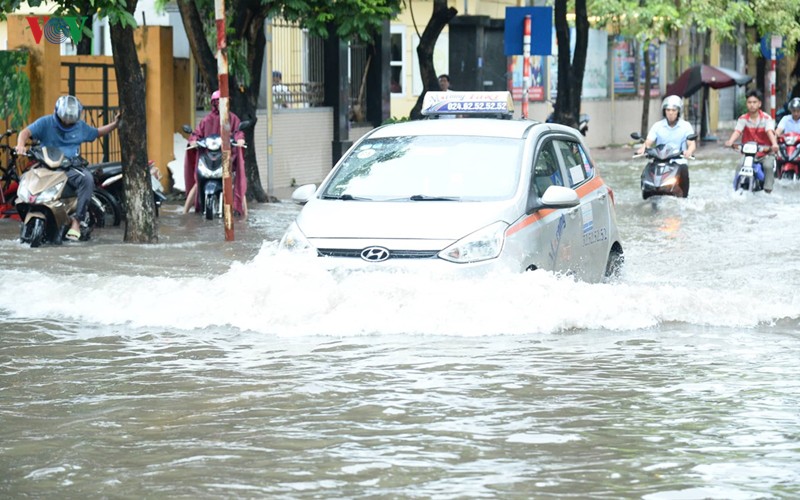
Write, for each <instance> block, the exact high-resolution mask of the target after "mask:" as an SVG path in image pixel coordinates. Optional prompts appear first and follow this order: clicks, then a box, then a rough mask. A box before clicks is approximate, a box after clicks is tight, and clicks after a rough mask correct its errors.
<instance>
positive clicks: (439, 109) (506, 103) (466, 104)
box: [422, 91, 514, 117]
mask: <svg viewBox="0 0 800 500" xmlns="http://www.w3.org/2000/svg"><path fill="white" fill-rule="evenodd" d="M422 114H423V115H426V116H435V115H498V114H499V115H508V116H509V117H510V116H511V115H513V114H514V101H513V100H512V99H511V92H508V91H501V92H488V91H487V92H456V91H450V92H426V93H425V98H424V99H423V101H422Z"/></svg>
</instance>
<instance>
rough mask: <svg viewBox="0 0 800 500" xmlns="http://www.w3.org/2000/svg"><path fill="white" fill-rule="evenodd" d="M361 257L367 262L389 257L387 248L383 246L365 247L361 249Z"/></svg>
mask: <svg viewBox="0 0 800 500" xmlns="http://www.w3.org/2000/svg"><path fill="white" fill-rule="evenodd" d="M361 258H362V259H364V260H366V261H367V262H383V261H384V260H386V259H388V258H389V250H387V249H385V248H383V247H367V248H365V249H364V250H362V251H361Z"/></svg>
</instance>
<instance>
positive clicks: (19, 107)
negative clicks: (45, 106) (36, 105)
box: [0, 50, 31, 129]
mask: <svg viewBox="0 0 800 500" xmlns="http://www.w3.org/2000/svg"><path fill="white" fill-rule="evenodd" d="M26 64H28V53H27V52H25V51H21V50H13V51H6V50H3V51H0V95H2V96H4V99H3V100H2V101H0V117H2V118H8V119H9V125H11V127H13V128H16V129H19V128H22V126H23V125H24V124H25V122H26V121H27V120H28V114H29V113H30V110H31V82H30V80H28V75H27V74H26V73H25V71H24V68H25V65H26Z"/></svg>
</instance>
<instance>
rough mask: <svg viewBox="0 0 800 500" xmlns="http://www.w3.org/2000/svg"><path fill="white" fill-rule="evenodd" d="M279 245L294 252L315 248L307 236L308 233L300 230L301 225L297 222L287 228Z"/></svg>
mask: <svg viewBox="0 0 800 500" xmlns="http://www.w3.org/2000/svg"><path fill="white" fill-rule="evenodd" d="M278 247H279V248H282V249H284V250H290V251H293V252H302V251H308V250H311V249H313V247H312V246H311V243H309V242H308V238H306V235H305V234H303V231H301V230H300V226H298V225H297V222H292V225H290V226H289V229H287V230H286V233H284V235H283V238H281V242H280V243H279V244H278Z"/></svg>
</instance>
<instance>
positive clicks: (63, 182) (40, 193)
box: [16, 145, 104, 248]
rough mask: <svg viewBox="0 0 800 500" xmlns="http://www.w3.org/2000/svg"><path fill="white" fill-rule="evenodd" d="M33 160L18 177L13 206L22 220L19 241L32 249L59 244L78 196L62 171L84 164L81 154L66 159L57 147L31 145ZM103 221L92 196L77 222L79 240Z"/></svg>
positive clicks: (68, 224) (67, 227)
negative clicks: (14, 204)
mask: <svg viewBox="0 0 800 500" xmlns="http://www.w3.org/2000/svg"><path fill="white" fill-rule="evenodd" d="M27 155H28V157H30V158H31V159H33V163H32V164H31V165H30V167H29V168H28V170H27V171H26V172H25V173H24V174H22V176H21V177H20V182H19V187H18V188H17V200H16V207H17V211H18V212H19V215H20V217H21V219H22V224H21V227H20V241H21V242H22V243H30V246H31V247H32V248H34V247H38V246H40V245H42V244H43V243H46V242H49V243H54V244H56V245H60V244H61V243H62V242H63V240H64V235H65V234H66V233H67V230H68V229H69V227H70V224H71V220H70V216H71V215H72V214H73V213H75V210H76V208H77V205H78V198H77V195H76V191H75V189H74V188H73V187H72V186H71V185H70V183H69V182H68V181H67V172H66V170H67V169H68V168H70V167H71V166H73V165H76V164H80V165H85V162H86V160H84V159H83V158H81V157H76V158H67V157H65V156H64V153H63V152H62V151H61V150H59V149H57V148H45V147H41V146H39V145H34V146H32V147H31V148H30V150H29V151H28V153H27ZM103 220H104V214H103V207H102V206H100V204H99V202H98V201H97V199H96V198H94V197H93V198H92V199H91V201H90V202H89V206H88V208H87V210H86V215H85V216H84V220H83V221H81V236H80V240H81V241H86V240H88V239H89V237H90V235H91V232H92V229H93V228H94V227H95V226H98V225H101V224H102V223H103Z"/></svg>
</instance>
